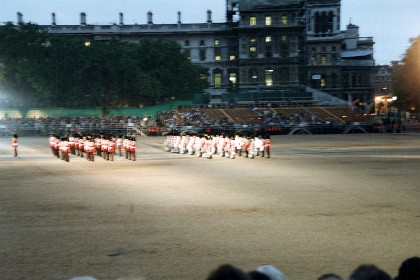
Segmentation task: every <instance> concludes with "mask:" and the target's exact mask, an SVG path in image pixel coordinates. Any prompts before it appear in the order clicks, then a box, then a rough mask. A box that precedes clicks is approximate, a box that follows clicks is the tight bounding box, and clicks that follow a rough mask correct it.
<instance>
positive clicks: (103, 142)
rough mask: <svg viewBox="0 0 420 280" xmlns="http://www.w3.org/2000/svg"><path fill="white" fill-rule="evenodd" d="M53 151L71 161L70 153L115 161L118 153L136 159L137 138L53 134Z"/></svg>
mask: <svg viewBox="0 0 420 280" xmlns="http://www.w3.org/2000/svg"><path fill="white" fill-rule="evenodd" d="M49 145H50V148H51V153H52V154H53V155H54V156H56V157H57V158H59V159H62V160H65V161H67V162H68V161H69V160H70V155H74V156H78V157H82V158H83V157H86V159H87V160H89V161H94V160H95V156H97V157H101V158H103V159H105V160H109V161H113V160H114V155H115V154H118V155H119V156H120V157H122V156H123V150H124V152H125V158H126V159H128V160H133V161H135V160H136V138H135V137H129V136H124V137H123V136H122V135H120V136H118V137H114V136H106V135H98V136H81V135H77V134H75V135H70V136H69V137H58V136H57V135H55V134H52V135H51V136H50V138H49Z"/></svg>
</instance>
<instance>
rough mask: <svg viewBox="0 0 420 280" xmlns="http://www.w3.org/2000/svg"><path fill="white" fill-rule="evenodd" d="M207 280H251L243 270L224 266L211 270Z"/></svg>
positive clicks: (228, 265) (227, 265)
mask: <svg viewBox="0 0 420 280" xmlns="http://www.w3.org/2000/svg"><path fill="white" fill-rule="evenodd" d="M207 280H251V278H249V276H248V275H247V274H246V273H245V272H244V271H243V270H241V269H239V268H237V267H235V266H233V265H230V264H224V265H221V266H219V267H218V268H216V269H215V270H213V271H212V272H211V273H210V274H209V276H208V277H207Z"/></svg>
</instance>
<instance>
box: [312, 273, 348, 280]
mask: <svg viewBox="0 0 420 280" xmlns="http://www.w3.org/2000/svg"><path fill="white" fill-rule="evenodd" d="M317 280H342V278H341V277H340V276H338V275H337V274H334V273H326V274H323V275H321V276H319V277H318V279H317Z"/></svg>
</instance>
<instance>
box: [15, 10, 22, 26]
mask: <svg viewBox="0 0 420 280" xmlns="http://www.w3.org/2000/svg"><path fill="white" fill-rule="evenodd" d="M16 14H17V23H18V24H23V15H22V13H21V12H17V13H16Z"/></svg>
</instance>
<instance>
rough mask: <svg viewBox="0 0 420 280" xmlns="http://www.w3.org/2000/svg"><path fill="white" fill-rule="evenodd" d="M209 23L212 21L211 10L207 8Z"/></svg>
mask: <svg viewBox="0 0 420 280" xmlns="http://www.w3.org/2000/svg"><path fill="white" fill-rule="evenodd" d="M207 23H209V24H210V23H212V21H211V10H207Z"/></svg>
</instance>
